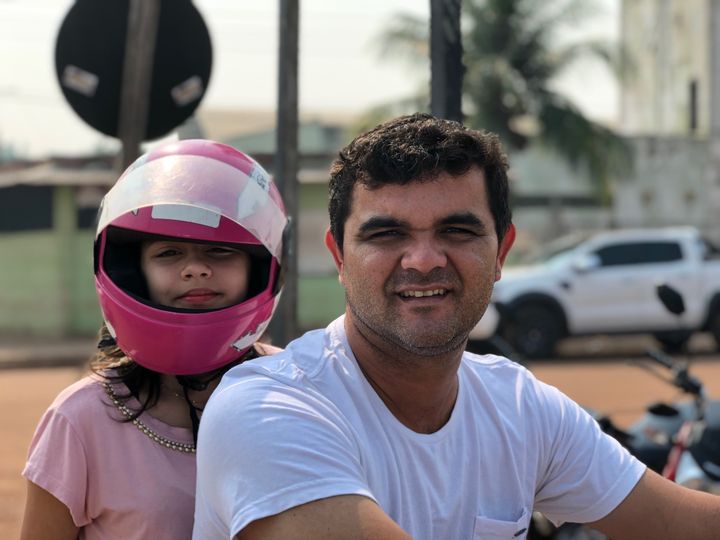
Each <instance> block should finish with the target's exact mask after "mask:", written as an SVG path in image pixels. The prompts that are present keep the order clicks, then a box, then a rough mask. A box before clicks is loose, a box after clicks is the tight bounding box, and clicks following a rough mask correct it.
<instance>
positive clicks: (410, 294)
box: [400, 289, 448, 298]
mask: <svg viewBox="0 0 720 540" xmlns="http://www.w3.org/2000/svg"><path fill="white" fill-rule="evenodd" d="M447 292H448V291H447V289H433V290H431V291H402V292H401V293H400V296H401V297H402V298H423V297H427V296H445V295H446V294H447Z"/></svg>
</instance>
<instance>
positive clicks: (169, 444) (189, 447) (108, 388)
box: [102, 382, 195, 454]
mask: <svg viewBox="0 0 720 540" xmlns="http://www.w3.org/2000/svg"><path fill="white" fill-rule="evenodd" d="M102 384H103V386H104V387H105V393H106V394H107V395H108V397H109V398H110V400H111V401H112V403H113V405H115V408H116V409H117V410H118V411H120V413H121V414H122V415H123V416H124V417H125V418H128V419H130V418H132V416H133V412H132V411H131V410H130V409H128V408H127V407H126V406H125V405H124V404H123V403H121V402H120V400H119V399H118V397H117V395H115V391H114V390H113V387H112V384H110V383H109V382H103V383H102ZM130 421H131V422H132V423H133V425H134V426H135V427H136V428H138V429H139V430H140V431H141V432H142V433H144V434H145V435H146V436H147V437H149V438H150V439H151V440H153V441H155V442H156V443H158V444H159V445H161V446H164V447H165V448H169V449H170V450H175V451H177V452H184V453H188V454H194V453H195V445H194V444H193V443H181V442H176V441H173V440H170V439H168V438H167V437H163V436H162V435H158V434H157V433H155V432H154V431H153V430H152V429H150V428H149V427H147V426H146V425H145V424H143V423H142V422H141V421H140V420H139V419H138V418H134V419H132V420H130Z"/></svg>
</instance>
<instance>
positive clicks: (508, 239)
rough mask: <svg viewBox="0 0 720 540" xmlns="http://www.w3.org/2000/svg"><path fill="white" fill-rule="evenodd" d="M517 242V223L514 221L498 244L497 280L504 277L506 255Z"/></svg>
mask: <svg viewBox="0 0 720 540" xmlns="http://www.w3.org/2000/svg"><path fill="white" fill-rule="evenodd" d="M514 242H515V225H513V224H512V223H511V224H510V226H509V227H508V228H507V231H505V236H503V239H502V242H500V245H499V246H498V254H497V259H496V260H495V281H498V280H499V279H500V277H502V267H503V264H505V257H507V254H508V252H509V251H510V248H511V247H512V245H513V243H514Z"/></svg>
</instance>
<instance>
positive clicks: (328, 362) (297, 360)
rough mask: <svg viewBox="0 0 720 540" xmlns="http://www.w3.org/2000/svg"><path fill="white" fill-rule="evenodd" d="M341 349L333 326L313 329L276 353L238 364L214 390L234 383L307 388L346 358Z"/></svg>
mask: <svg viewBox="0 0 720 540" xmlns="http://www.w3.org/2000/svg"><path fill="white" fill-rule="evenodd" d="M342 349H343V347H342V344H341V343H340V340H339V339H338V336H337V335H336V332H334V331H333V326H332V325H331V326H329V327H328V328H325V329H319V330H311V331H309V332H307V333H305V334H304V335H302V336H301V337H299V338H297V339H295V340H294V341H291V342H290V343H289V344H288V346H287V347H286V348H285V349H283V350H280V351H279V352H277V353H275V354H270V355H268V356H261V357H258V358H254V359H252V360H249V361H247V362H244V363H242V364H240V365H238V366H235V367H234V368H232V369H231V370H229V371H228V372H227V373H226V374H225V375H224V376H223V379H222V382H221V383H220V386H218V389H217V390H216V391H215V393H222V392H223V391H225V390H227V389H228V388H230V387H233V386H236V387H238V388H239V387H242V388H243V389H244V388H256V387H260V388H267V387H268V386H269V385H270V386H273V387H278V386H289V387H294V386H302V387H307V386H308V385H312V384H313V382H314V381H316V380H318V379H319V378H321V377H323V373H327V371H331V368H332V364H333V363H334V362H337V361H344V358H345V355H344V354H343V352H342Z"/></svg>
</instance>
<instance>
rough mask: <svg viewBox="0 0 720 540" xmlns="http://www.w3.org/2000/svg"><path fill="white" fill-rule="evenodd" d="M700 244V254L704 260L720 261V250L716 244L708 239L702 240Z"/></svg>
mask: <svg viewBox="0 0 720 540" xmlns="http://www.w3.org/2000/svg"><path fill="white" fill-rule="evenodd" d="M699 242H700V244H701V251H700V252H701V253H702V254H703V259H705V260H711V259H720V249H718V248H717V246H716V245H715V244H713V243H712V242H710V241H709V240H708V239H707V238H702V239H700V240H699Z"/></svg>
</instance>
